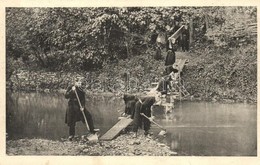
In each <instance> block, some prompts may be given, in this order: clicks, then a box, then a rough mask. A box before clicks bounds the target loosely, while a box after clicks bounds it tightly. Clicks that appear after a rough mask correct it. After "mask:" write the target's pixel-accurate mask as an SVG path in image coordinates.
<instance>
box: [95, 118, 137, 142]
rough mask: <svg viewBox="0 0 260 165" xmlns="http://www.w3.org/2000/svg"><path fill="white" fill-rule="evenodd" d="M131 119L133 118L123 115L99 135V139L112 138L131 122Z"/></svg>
mask: <svg viewBox="0 0 260 165" xmlns="http://www.w3.org/2000/svg"><path fill="white" fill-rule="evenodd" d="M132 121H133V119H130V118H125V117H124V118H122V119H120V120H119V121H118V122H117V123H116V124H115V125H114V126H113V127H112V128H111V129H110V130H108V131H107V132H106V133H105V134H104V135H103V136H101V138H100V140H112V139H113V138H115V137H116V136H117V135H118V134H119V133H120V131H122V130H123V129H124V128H126V127H127V126H128V125H129V124H131V123H132Z"/></svg>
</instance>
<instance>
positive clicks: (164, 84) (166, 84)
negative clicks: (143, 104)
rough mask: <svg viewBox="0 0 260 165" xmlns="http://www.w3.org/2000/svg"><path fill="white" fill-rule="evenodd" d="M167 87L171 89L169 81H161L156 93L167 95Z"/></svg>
mask: <svg viewBox="0 0 260 165" xmlns="http://www.w3.org/2000/svg"><path fill="white" fill-rule="evenodd" d="M168 87H169V88H170V89H171V88H172V87H171V82H170V80H169V79H167V80H161V81H160V82H159V84H158V87H157V89H156V90H157V91H158V92H161V94H167V93H168Z"/></svg>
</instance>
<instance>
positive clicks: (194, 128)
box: [6, 92, 257, 156]
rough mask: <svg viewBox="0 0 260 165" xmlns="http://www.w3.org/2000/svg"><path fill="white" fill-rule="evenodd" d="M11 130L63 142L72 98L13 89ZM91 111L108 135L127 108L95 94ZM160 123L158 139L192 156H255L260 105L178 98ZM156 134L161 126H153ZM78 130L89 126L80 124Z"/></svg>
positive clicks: (158, 115) (12, 135)
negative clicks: (66, 114)
mask: <svg viewBox="0 0 260 165" xmlns="http://www.w3.org/2000/svg"><path fill="white" fill-rule="evenodd" d="M6 98H7V102H6V105H7V111H6V128H7V130H6V132H7V133H8V138H9V139H21V138H45V139H52V140H60V139H61V138H66V137H67V136H68V127H67V125H66V124H65V123H64V117H65V111H66V108H67V100H66V99H65V98H64V96H63V95H61V94H46V93H22V92H19V93H8V94H7V96H6ZM86 105H87V109H88V110H89V111H90V112H91V114H92V115H93V119H94V123H95V127H96V128H99V129H100V130H101V131H100V134H104V133H105V132H106V131H107V130H108V129H110V128H111V127H112V126H113V125H114V124H115V123H116V122H117V121H118V117H119V116H120V114H121V113H122V112H123V109H124V102H123V100H122V99H120V98H116V97H108V96H91V97H87V98H86ZM154 115H155V121H156V122H157V123H159V124H160V125H162V126H163V127H165V128H166V130H167V134H166V137H160V136H158V139H159V141H161V142H163V143H165V144H167V145H168V146H169V147H170V148H171V150H173V151H176V152H178V153H179V154H180V155H187V156H191V155H194V156H256V155H257V108H256V105H250V104H240V103H239V104H238V103H236V104H220V103H207V102H188V101H185V102H177V103H176V105H175V108H174V111H173V112H171V113H168V114H164V113H163V112H162V111H158V110H157V111H155V112H154ZM151 130H152V131H153V132H154V135H157V134H158V133H159V132H160V128H158V127H156V126H155V125H152V129H151ZM76 134H78V135H85V134H87V129H86V127H85V125H84V124H83V123H81V122H78V123H77V126H76Z"/></svg>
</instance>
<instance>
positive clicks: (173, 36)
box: [169, 25, 185, 39]
mask: <svg viewBox="0 0 260 165" xmlns="http://www.w3.org/2000/svg"><path fill="white" fill-rule="evenodd" d="M184 30H185V28H184V25H182V26H181V27H180V28H179V29H178V30H177V31H176V32H175V33H174V34H173V35H172V36H171V37H169V39H172V38H174V39H177V38H178V37H179V36H180V35H181V33H182V32H183V31H184Z"/></svg>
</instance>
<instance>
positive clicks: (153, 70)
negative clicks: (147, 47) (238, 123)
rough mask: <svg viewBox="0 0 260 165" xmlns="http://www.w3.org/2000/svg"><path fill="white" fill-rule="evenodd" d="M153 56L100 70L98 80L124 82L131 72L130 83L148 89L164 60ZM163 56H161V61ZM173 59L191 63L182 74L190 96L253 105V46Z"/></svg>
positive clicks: (177, 54) (255, 78) (161, 69)
mask: <svg viewBox="0 0 260 165" xmlns="http://www.w3.org/2000/svg"><path fill="white" fill-rule="evenodd" d="M153 53H154V52H150V53H147V54H143V55H139V56H136V57H131V58H129V59H126V60H120V61H119V62H118V63H116V64H111V65H108V66H106V67H104V68H103V69H102V70H101V73H102V75H101V76H104V75H105V76H106V77H110V78H111V79H113V80H117V79H121V80H123V78H122V75H123V73H125V72H130V77H131V79H134V78H136V79H138V85H139V87H140V89H141V90H142V89H144V88H147V87H149V86H150V83H151V82H155V81H158V80H159V79H160V77H161V75H162V72H163V69H164V60H163V59H162V60H160V61H156V60H154V59H153V57H152V55H153ZM165 55H166V54H165V52H163V58H165ZM176 57H177V58H188V59H189V60H190V62H189V64H188V65H187V66H186V67H185V69H184V71H183V76H182V79H183V80H184V84H185V87H186V88H187V90H188V91H189V92H190V93H191V95H193V96H195V97H200V98H202V99H203V100H214V101H226V100H228V101H246V102H256V97H257V89H256V84H257V71H256V70H257V67H256V57H257V55H256V47H255V46H251V45H244V46H241V47H239V48H236V49H232V50H228V51H222V52H221V50H218V51H216V50H214V51H213V49H209V48H205V49H200V50H199V51H196V52H193V53H183V52H177V53H176ZM99 77H100V76H99ZM132 89H134V87H133V86H132ZM135 90H136V89H134V90H132V91H133V92H135Z"/></svg>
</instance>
